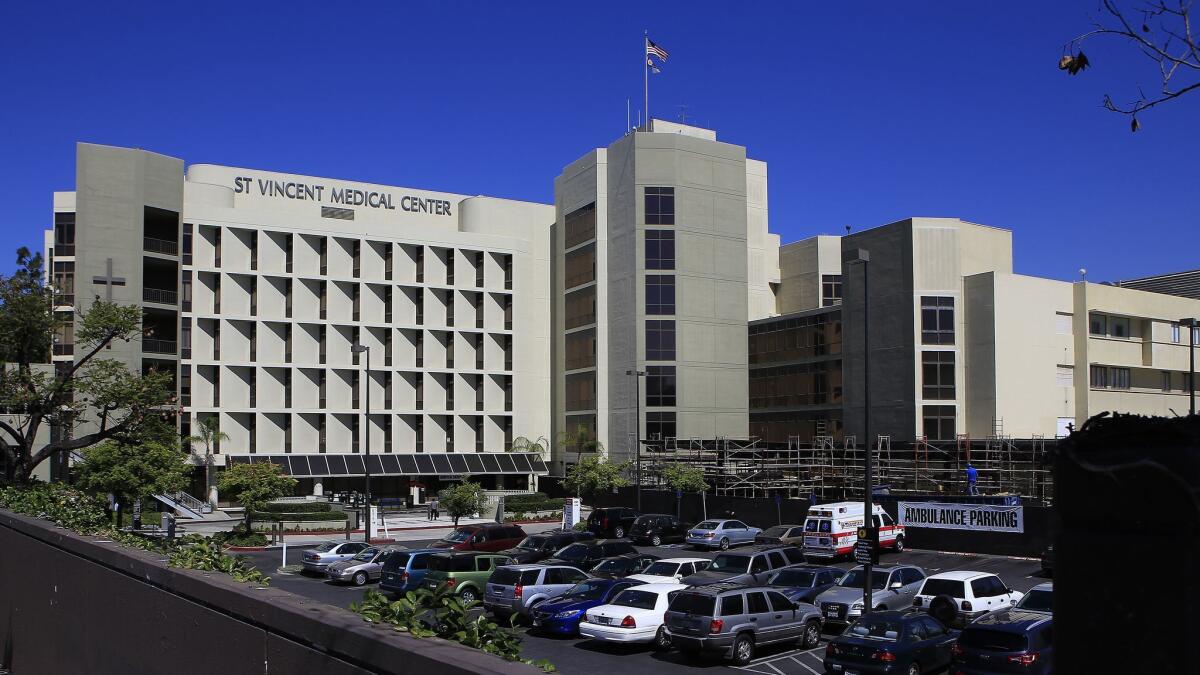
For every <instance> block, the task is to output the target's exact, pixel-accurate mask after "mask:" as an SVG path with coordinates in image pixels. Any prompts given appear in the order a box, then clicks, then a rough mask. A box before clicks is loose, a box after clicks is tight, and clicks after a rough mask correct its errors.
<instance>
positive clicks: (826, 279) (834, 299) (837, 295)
mask: <svg viewBox="0 0 1200 675" xmlns="http://www.w3.org/2000/svg"><path fill="white" fill-rule="evenodd" d="M840 304H842V275H840V274H822V275H821V306H822V307H832V306H833V305H840Z"/></svg>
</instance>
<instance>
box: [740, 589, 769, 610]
mask: <svg viewBox="0 0 1200 675" xmlns="http://www.w3.org/2000/svg"><path fill="white" fill-rule="evenodd" d="M746 605H747V614H765V613H767V612H769V611H771V608H770V607H768V606H767V598H766V596H765V595H763V594H762V593H747V594H746Z"/></svg>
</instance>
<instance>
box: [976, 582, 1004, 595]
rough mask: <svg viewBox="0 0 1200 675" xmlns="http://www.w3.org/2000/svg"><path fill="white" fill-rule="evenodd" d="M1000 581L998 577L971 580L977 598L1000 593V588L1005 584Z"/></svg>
mask: <svg viewBox="0 0 1200 675" xmlns="http://www.w3.org/2000/svg"><path fill="white" fill-rule="evenodd" d="M998 582H999V580H998V579H996V577H984V578H982V579H975V580H973V581H972V582H971V592H973V593H974V594H975V597H977V598H990V597H993V596H996V595H1000V592H1001V591H1000V589H1001V588H1003V585H1002V584H1000V583H998Z"/></svg>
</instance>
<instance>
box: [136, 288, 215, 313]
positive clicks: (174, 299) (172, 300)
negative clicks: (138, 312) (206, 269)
mask: <svg viewBox="0 0 1200 675" xmlns="http://www.w3.org/2000/svg"><path fill="white" fill-rule="evenodd" d="M142 300H144V301H146V302H156V303H158V304H161V305H175V304H179V293H178V292H177V291H168V290H166V289H163V288H143V289H142ZM218 311H219V310H218Z"/></svg>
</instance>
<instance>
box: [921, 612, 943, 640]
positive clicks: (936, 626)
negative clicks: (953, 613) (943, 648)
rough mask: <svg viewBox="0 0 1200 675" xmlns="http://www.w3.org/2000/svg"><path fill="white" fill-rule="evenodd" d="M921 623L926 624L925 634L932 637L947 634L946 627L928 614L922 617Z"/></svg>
mask: <svg viewBox="0 0 1200 675" xmlns="http://www.w3.org/2000/svg"><path fill="white" fill-rule="evenodd" d="M921 623H922V624H924V626H925V634H926V635H928V636H929V638H930V639H933V638H938V637H941V636H943V635H945V634H946V629H945V628H944V627H942V624H940V623H938V622H937V620H936V619H934V618H932V617H928V616H923V617H921Z"/></svg>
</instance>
